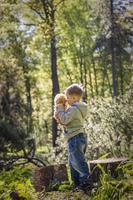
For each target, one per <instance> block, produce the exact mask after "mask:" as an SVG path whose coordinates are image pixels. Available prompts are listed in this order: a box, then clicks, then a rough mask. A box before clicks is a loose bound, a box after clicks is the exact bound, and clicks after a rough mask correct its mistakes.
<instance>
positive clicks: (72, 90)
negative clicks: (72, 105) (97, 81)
mask: <svg viewBox="0 0 133 200" xmlns="http://www.w3.org/2000/svg"><path fill="white" fill-rule="evenodd" d="M65 93H66V94H68V95H77V96H79V97H81V96H82V95H83V86H82V85H79V84H76V83H74V84H72V85H70V86H69V87H68V88H67V89H66V90H65Z"/></svg>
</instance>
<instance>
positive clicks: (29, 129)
mask: <svg viewBox="0 0 133 200" xmlns="http://www.w3.org/2000/svg"><path fill="white" fill-rule="evenodd" d="M23 74H24V79H25V88H26V98H27V132H28V133H31V132H32V128H33V127H32V97H31V85H30V79H29V77H28V76H27V74H28V70H27V69H26V67H25V66H23Z"/></svg>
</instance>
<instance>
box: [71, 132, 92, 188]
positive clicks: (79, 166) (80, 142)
mask: <svg viewBox="0 0 133 200" xmlns="http://www.w3.org/2000/svg"><path fill="white" fill-rule="evenodd" d="M86 147H87V138H86V136H85V135H84V134H83V133H79V134H78V135H76V136H74V137H72V138H70V139H69V141H68V161H69V166H70V171H71V178H72V180H73V182H74V183H75V185H79V184H81V183H83V182H84V181H86V179H87V177H88V176H89V168H88V164H87V162H86V160H85V151H86Z"/></svg>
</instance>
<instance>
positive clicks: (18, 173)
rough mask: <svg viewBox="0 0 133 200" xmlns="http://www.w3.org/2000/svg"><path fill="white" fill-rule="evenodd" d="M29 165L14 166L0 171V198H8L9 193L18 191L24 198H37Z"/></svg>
mask: <svg viewBox="0 0 133 200" xmlns="http://www.w3.org/2000/svg"><path fill="white" fill-rule="evenodd" d="M31 177H32V173H31V167H15V168H14V169H12V170H9V171H1V172H0V199H3V200H10V193H11V192H12V191H14V190H16V191H18V194H19V196H20V197H24V198H25V199H26V200H37V193H35V189H34V187H33V184H32V180H31Z"/></svg>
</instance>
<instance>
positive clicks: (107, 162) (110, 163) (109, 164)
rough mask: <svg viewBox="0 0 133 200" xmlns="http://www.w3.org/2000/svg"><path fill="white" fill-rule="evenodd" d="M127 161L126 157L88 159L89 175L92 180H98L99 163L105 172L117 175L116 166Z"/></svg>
mask: <svg viewBox="0 0 133 200" xmlns="http://www.w3.org/2000/svg"><path fill="white" fill-rule="evenodd" d="M127 161H128V159H127V158H108V159H102V160H92V161H89V166H90V171H91V177H92V181H93V182H98V181H99V178H100V175H101V174H102V171H101V169H100V167H99V165H100V166H101V167H102V168H103V169H104V171H105V172H107V171H110V175H111V176H112V177H117V176H118V173H117V171H116V168H117V167H118V166H119V165H122V164H124V163H126V162H127Z"/></svg>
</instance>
